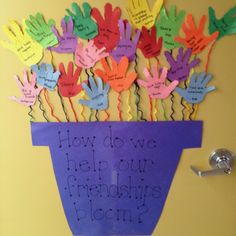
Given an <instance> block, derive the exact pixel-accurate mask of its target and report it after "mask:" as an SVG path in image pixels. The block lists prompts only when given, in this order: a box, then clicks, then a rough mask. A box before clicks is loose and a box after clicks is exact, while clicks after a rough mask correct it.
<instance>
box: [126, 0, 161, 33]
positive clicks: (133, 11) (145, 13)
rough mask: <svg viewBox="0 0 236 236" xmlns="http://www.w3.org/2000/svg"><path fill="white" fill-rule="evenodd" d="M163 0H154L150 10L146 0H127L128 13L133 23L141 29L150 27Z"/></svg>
mask: <svg viewBox="0 0 236 236" xmlns="http://www.w3.org/2000/svg"><path fill="white" fill-rule="evenodd" d="M163 2H164V0H156V2H155V4H154V7H153V9H152V11H151V10H150V8H149V6H148V3H147V0H128V4H129V6H128V8H127V11H128V14H129V18H130V20H131V22H132V23H133V25H134V26H135V27H136V28H138V29H142V27H143V26H144V27H146V28H147V29H150V28H151V27H152V26H153V25H154V23H155V20H156V17H157V16H158V14H159V12H160V10H161V7H162V5H163Z"/></svg>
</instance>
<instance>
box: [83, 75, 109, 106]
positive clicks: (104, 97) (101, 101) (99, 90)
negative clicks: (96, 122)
mask: <svg viewBox="0 0 236 236" xmlns="http://www.w3.org/2000/svg"><path fill="white" fill-rule="evenodd" d="M96 80H97V85H96V82H95V79H94V78H93V77H90V78H89V84H90V87H91V88H89V87H88V85H87V84H86V83H83V84H82V86H83V89H84V90H85V91H86V93H87V94H88V96H89V98H90V100H79V103H81V104H83V105H85V106H88V107H90V108H92V109H94V110H106V109H107V108H108V91H109V88H110V86H109V84H105V86H104V88H103V83H102V80H101V79H100V78H99V77H97V79H96Z"/></svg>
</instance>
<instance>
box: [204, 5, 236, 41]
mask: <svg viewBox="0 0 236 236" xmlns="http://www.w3.org/2000/svg"><path fill="white" fill-rule="evenodd" d="M208 11H209V18H210V23H209V28H208V29H209V33H210V34H213V33H215V32H219V35H218V39H221V38H222V37H224V36H226V35H232V34H236V6H234V7H233V8H231V9H230V10H229V11H228V12H226V13H225V14H224V16H223V17H222V18H220V19H217V18H216V15H215V10H214V9H213V8H212V7H209V9H208Z"/></svg>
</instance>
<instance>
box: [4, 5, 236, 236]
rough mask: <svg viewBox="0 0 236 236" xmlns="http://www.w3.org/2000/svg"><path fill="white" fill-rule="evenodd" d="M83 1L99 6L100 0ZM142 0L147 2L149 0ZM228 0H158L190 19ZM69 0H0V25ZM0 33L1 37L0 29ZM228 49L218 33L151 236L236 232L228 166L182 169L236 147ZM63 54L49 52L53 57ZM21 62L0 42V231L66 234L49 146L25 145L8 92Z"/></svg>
mask: <svg viewBox="0 0 236 236" xmlns="http://www.w3.org/2000/svg"><path fill="white" fill-rule="evenodd" d="M79 2H81V1H79ZM89 2H90V3H91V5H93V6H97V7H100V8H102V6H103V5H104V4H105V2H106V1H105V0H99V1H93V0H89ZM109 2H112V3H113V4H114V5H119V6H120V7H121V8H122V10H123V13H122V14H123V15H122V17H123V18H127V17H128V16H127V13H126V11H125V8H126V7H125V6H126V4H127V1H125V0H119V1H115V0H112V1H109ZM149 2H150V5H152V4H153V2H154V1H149ZM235 3H236V2H235V0H225V1H222V0H218V1H215V0H198V1H193V0H188V1H186V0H175V1H174V0H169V1H167V0H166V3H165V5H166V6H167V8H169V7H170V6H171V5H173V4H174V5H176V6H177V9H185V10H186V11H187V12H190V13H192V14H193V15H194V16H195V19H196V20H197V21H198V20H199V19H200V17H201V16H202V14H206V15H207V14H208V6H213V7H214V8H215V9H216V12H217V14H218V16H219V17H220V16H222V15H223V14H224V13H225V12H226V11H228V9H230V8H231V7H233V6H234V5H235ZM70 5H71V1H67V0H60V1H48V0H34V1H30V0H21V1H18V0H8V1H6V0H4V1H2V2H1V6H0V25H4V24H6V23H7V21H8V20H10V19H16V20H18V21H21V19H22V18H24V17H27V16H28V15H29V14H34V13H36V12H42V13H43V14H44V15H45V16H47V18H48V19H49V18H50V17H52V18H54V19H55V20H56V21H57V24H59V22H60V19H61V17H62V16H64V15H65V8H69V7H70ZM206 31H207V29H206ZM0 38H1V39H4V38H5V35H4V34H3V32H2V31H1V32H0ZM235 49H236V35H235V36H231V37H224V38H223V39H221V40H220V41H219V42H217V44H216V45H215V47H214V48H213V51H212V54H211V58H210V65H209V72H211V73H212V74H213V75H214V79H213V81H212V84H214V85H215V86H216V87H217V90H216V91H215V92H214V93H212V94H211V95H210V96H208V97H207V99H206V100H205V101H204V102H203V104H202V105H201V107H200V109H199V112H198V114H197V119H198V120H203V121H204V132H203V142H202V148H199V149H189V150H185V151H184V152H183V154H182V157H181V160H180V163H179V166H178V168H177V171H176V174H175V177H174V180H173V182H172V185H171V188H170V192H169V195H168V197H167V201H166V204H165V207H164V210H163V213H162V216H161V218H160V221H159V223H158V225H157V227H156V229H155V231H154V233H153V235H155V236H199V235H201V236H222V235H227V236H235V235H236V225H235V223H236V187H235V186H236V185H235V182H236V168H235V169H233V171H232V174H231V175H221V176H211V177H204V178H200V177H198V176H197V175H196V174H194V173H193V171H192V170H191V169H190V166H191V165H194V166H197V167H199V168H200V169H202V170H207V169H209V168H210V167H209V163H208V157H209V155H210V153H211V152H212V151H214V150H215V149H218V148H228V149H229V150H231V151H233V152H236V142H235V141H236V125H235V121H236V109H235V101H236V92H235V91H236V81H235V80H236V75H235V67H236V53H235ZM206 57H207V50H206V51H205V53H202V54H201V55H200V58H201V59H202V64H201V65H200V68H201V69H197V71H198V72H200V71H201V70H203V68H204V65H205V63H206ZM70 59H71V58H69V56H62V57H60V58H58V57H56V56H55V58H54V59H53V60H54V61H53V62H54V63H55V64H58V63H59V62H60V61H68V60H70ZM45 60H47V61H48V62H49V61H50V60H51V55H50V54H46V55H45ZM143 63H144V62H143ZM24 69H25V67H24V65H23V64H22V63H21V62H20V61H19V60H18V58H17V57H16V56H15V55H14V54H13V53H11V52H9V51H7V50H5V49H3V48H1V49H0V83H1V86H0V104H1V105H0V107H1V116H0V126H1V129H0V140H1V142H0V235H1V236H15V235H19V236H42V235H43V236H52V235H56V236H70V235H71V232H70V229H69V227H68V224H67V221H66V218H65V216H64V213H63V208H62V205H61V201H60V196H59V194H58V189H57V184H56V181H55V177H54V173H53V169H52V164H51V159H50V153H49V150H48V148H46V147H43V148H39V147H33V146H32V145H31V135H30V122H29V117H28V115H27V114H28V112H29V111H28V110H27V109H26V108H23V107H22V106H20V105H18V104H16V103H13V102H12V101H10V100H9V99H8V97H9V96H12V95H20V94H19V91H18V88H17V86H16V84H15V81H14V80H13V75H15V74H18V75H22V71H23V70H24ZM52 99H54V98H52ZM53 101H54V100H53ZM40 119H42V117H40Z"/></svg>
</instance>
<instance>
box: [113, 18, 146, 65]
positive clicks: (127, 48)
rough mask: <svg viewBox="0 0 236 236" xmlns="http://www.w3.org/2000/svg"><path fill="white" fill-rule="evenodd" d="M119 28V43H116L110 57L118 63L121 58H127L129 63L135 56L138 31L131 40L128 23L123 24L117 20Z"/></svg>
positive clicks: (130, 30)
mask: <svg viewBox="0 0 236 236" xmlns="http://www.w3.org/2000/svg"><path fill="white" fill-rule="evenodd" d="M119 27H120V35H121V38H120V41H119V42H118V44H117V46H116V48H115V49H114V50H113V51H112V52H111V55H112V57H113V58H114V59H115V60H116V62H119V61H120V59H121V58H122V57H124V56H125V57H128V58H129V61H134V60H135V58H136V56H135V54H136V48H137V44H138V41H139V37H140V34H141V32H140V30H137V31H136V35H135V36H134V39H133V40H132V39H131V35H132V29H131V25H130V24H129V22H124V21H123V20H119Z"/></svg>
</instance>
